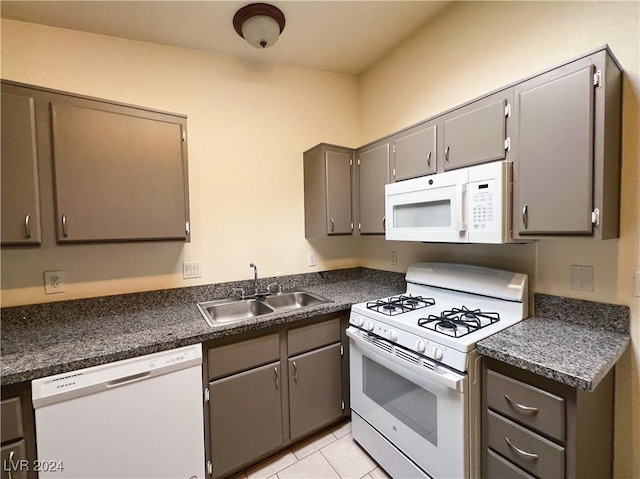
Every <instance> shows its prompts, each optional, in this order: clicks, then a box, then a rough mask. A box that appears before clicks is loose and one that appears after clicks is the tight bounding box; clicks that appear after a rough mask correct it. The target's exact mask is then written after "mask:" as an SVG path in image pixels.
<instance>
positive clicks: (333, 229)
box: [329, 216, 336, 233]
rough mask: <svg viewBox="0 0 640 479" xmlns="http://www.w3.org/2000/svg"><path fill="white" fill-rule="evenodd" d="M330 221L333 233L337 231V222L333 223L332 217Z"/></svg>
mask: <svg viewBox="0 0 640 479" xmlns="http://www.w3.org/2000/svg"><path fill="white" fill-rule="evenodd" d="M329 221H330V222H331V232H332V233H333V232H334V231H335V230H336V222H335V221H333V217H332V216H329Z"/></svg>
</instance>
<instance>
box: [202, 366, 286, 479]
mask: <svg viewBox="0 0 640 479" xmlns="http://www.w3.org/2000/svg"><path fill="white" fill-rule="evenodd" d="M209 392H210V401H209V408H210V412H209V420H210V431H211V458H212V463H213V476H214V477H220V476H222V475H224V474H226V473H227V472H229V471H231V470H232V469H235V468H237V467H240V466H242V465H244V464H246V463H249V462H251V461H254V460H255V459H256V458H258V457H260V456H263V455H264V454H266V453H268V452H269V451H272V450H274V449H276V448H278V447H279V446H280V445H281V444H282V409H281V393H280V363H277V362H276V363H272V364H268V365H266V366H262V367H260V368H255V369H251V370H249V371H246V372H243V373H240V374H236V375H234V376H230V377H228V378H225V379H219V380H218V381H213V382H211V383H209Z"/></svg>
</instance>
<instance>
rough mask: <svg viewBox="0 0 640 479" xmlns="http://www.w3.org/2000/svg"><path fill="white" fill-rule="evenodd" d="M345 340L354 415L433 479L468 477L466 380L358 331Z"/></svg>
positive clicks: (461, 376) (446, 369)
mask: <svg viewBox="0 0 640 479" xmlns="http://www.w3.org/2000/svg"><path fill="white" fill-rule="evenodd" d="M347 335H348V336H349V338H350V340H349V346H350V350H349V352H350V357H351V358H350V373H351V407H352V409H353V410H354V411H355V412H356V413H358V414H359V415H360V416H361V417H362V418H363V419H364V420H365V421H367V422H368V423H369V424H370V425H371V426H372V427H373V428H374V429H376V430H377V431H378V432H379V433H380V434H382V435H383V436H384V437H385V438H386V439H387V440H388V441H389V442H390V443H391V444H393V445H394V446H395V447H396V448H397V449H399V450H400V451H401V452H402V453H403V454H404V455H405V456H407V457H408V458H409V459H411V460H412V461H413V462H414V463H415V464H417V465H418V466H419V467H420V468H421V469H423V470H424V471H425V472H426V473H427V474H428V475H429V476H431V477H433V478H436V479H439V478H452V477H456V478H463V477H469V476H468V474H469V459H468V456H469V449H468V447H469V446H468V444H467V438H468V436H467V434H466V433H465V431H466V430H467V426H468V417H467V416H468V413H467V411H468V407H467V406H468V397H467V394H465V391H467V388H468V378H467V376H466V375H464V374H460V373H457V372H455V371H452V370H450V369H448V368H445V367H443V366H435V370H431V369H428V368H427V367H425V366H424V365H423V364H424V363H423V361H425V360H423V359H422V358H419V363H418V364H415V359H416V358H418V356H416V355H415V354H412V353H410V352H407V351H406V350H404V349H402V348H398V347H397V346H395V345H393V344H391V343H389V342H388V341H385V340H382V339H380V338H378V337H375V336H372V335H369V334H368V333H366V332H364V331H361V330H358V329H356V328H353V327H350V328H348V329H347ZM411 358H412V359H411ZM356 439H357V438H356Z"/></svg>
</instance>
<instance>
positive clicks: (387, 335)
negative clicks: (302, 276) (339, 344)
mask: <svg viewBox="0 0 640 479" xmlns="http://www.w3.org/2000/svg"><path fill="white" fill-rule="evenodd" d="M406 280H407V291H406V293H404V294H402V295H398V296H392V297H389V298H382V299H379V300H373V301H367V302H364V303H359V304H355V305H353V307H352V308H351V316H350V319H349V323H350V327H349V328H348V329H347V335H348V336H349V338H350V351H351V363H350V364H351V366H350V368H351V405H352V412H353V414H352V422H353V437H354V439H355V440H356V441H357V442H359V443H360V444H361V445H362V446H363V447H364V448H365V449H366V450H367V451H368V452H369V453H370V454H371V455H372V456H373V457H374V459H376V460H377V461H378V463H379V464H380V465H381V466H382V467H383V468H385V469H386V470H387V472H388V473H389V474H391V476H393V477H394V478H395V477H433V478H436V479H439V478H450V477H456V478H469V477H479V471H480V464H479V423H480V383H479V379H480V362H479V358H478V355H477V354H476V351H475V345H476V343H477V342H478V341H479V340H481V339H483V338H486V337H488V336H490V335H492V334H495V333H497V332H498V331H501V330H503V329H505V328H508V327H509V326H511V325H513V324H515V323H517V322H519V321H521V320H522V319H523V318H526V317H527V316H528V301H527V300H528V278H527V275H525V274H520V273H512V272H507V271H501V270H495V269H488V268H481V267H476V266H468V265H460V264H450V263H415V264H413V265H411V266H410V267H409V270H408V271H407V275H406Z"/></svg>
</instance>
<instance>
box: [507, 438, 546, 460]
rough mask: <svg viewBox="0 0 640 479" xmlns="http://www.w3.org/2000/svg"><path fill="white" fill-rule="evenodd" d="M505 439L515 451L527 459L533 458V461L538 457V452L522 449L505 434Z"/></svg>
mask: <svg viewBox="0 0 640 479" xmlns="http://www.w3.org/2000/svg"><path fill="white" fill-rule="evenodd" d="M504 440H505V441H506V443H507V445H508V446H509V447H510V448H511V449H513V450H514V451H516V452H517V453H518V454H520V455H521V456H522V457H524V458H526V459H531V460H533V461H535V460H537V459H538V457H539V456H538V455H537V454H533V453H532V452H527V451H523V450H522V449H520V448H519V447H516V446H514V445H513V443H512V442H511V441H510V440H509V438H508V437H506V436H505V438H504Z"/></svg>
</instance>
